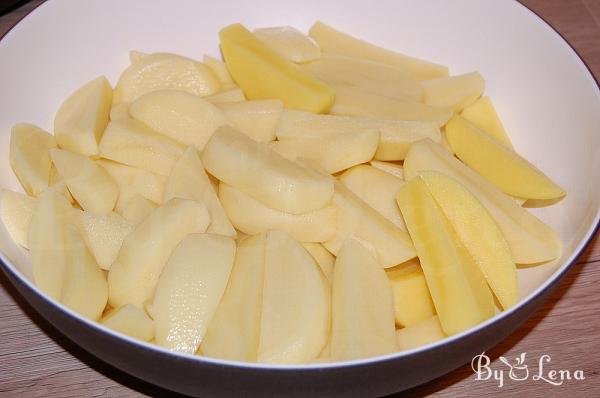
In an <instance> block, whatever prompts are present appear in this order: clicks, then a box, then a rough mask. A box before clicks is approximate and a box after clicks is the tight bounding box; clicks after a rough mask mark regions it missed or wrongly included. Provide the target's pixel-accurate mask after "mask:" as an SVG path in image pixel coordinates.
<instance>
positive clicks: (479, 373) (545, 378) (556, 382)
mask: <svg viewBox="0 0 600 398" xmlns="http://www.w3.org/2000/svg"><path fill="white" fill-rule="evenodd" d="M526 356H527V353H526V352H523V353H521V355H519V356H518V357H516V358H515V360H514V361H513V362H512V363H511V361H509V360H508V359H506V358H505V357H503V356H501V357H500V358H499V359H500V362H502V363H503V364H504V365H505V368H502V369H492V368H491V366H490V364H491V362H492V361H491V360H490V357H488V356H487V355H485V352H482V353H481V354H479V355H476V356H475V358H473V360H472V361H471V368H472V369H473V372H475V380H495V381H496V382H498V387H499V388H502V387H503V386H504V381H505V380H513V381H525V380H532V381H542V382H546V383H548V384H552V385H553V386H561V385H563V383H564V382H565V381H567V380H579V381H581V380H585V376H584V374H583V370H579V369H578V370H575V371H571V370H566V369H559V370H557V369H553V368H552V366H551V365H550V362H552V358H550V355H547V354H544V355H542V356H541V357H540V358H539V359H538V360H537V365H538V367H537V371H536V372H534V371H533V369H531V372H530V369H529V366H528V365H527V363H526Z"/></svg>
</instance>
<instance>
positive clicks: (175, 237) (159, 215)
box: [108, 198, 210, 308]
mask: <svg viewBox="0 0 600 398" xmlns="http://www.w3.org/2000/svg"><path fill="white" fill-rule="evenodd" d="M209 223H210V217H209V215H208V211H207V210H206V206H204V205H203V204H202V203H198V202H194V201H191V200H186V199H178V198H175V199H171V200H170V201H168V202H167V203H165V204H164V205H162V206H160V207H158V208H157V209H155V210H154V211H153V212H152V213H150V215H149V216H148V217H147V218H146V219H145V220H144V221H142V222H141V223H139V224H138V225H137V226H136V227H135V229H134V230H133V232H131V233H130V234H129V235H127V237H126V238H125V240H124V241H123V245H122V246H121V250H120V252H119V256H118V257H117V259H116V260H115V262H114V263H113V264H112V266H111V268H110V271H109V273H108V284H109V287H110V294H109V303H110V305H111V306H112V307H113V308H118V307H121V306H123V305H125V304H134V305H136V306H138V307H139V308H142V306H143V304H144V303H145V302H146V301H148V300H149V299H150V298H152V295H153V294H154V289H155V287H156V283H157V282H158V278H159V276H160V273H161V272H162V270H163V267H164V266H165V264H166V263H167V260H168V259H169V257H170V255H171V252H172V251H173V250H174V249H175V247H176V246H177V245H178V244H179V242H181V241H182V240H183V238H185V237H186V236H187V235H189V234H192V233H201V232H204V231H206V228H207V227H208V224H209Z"/></svg>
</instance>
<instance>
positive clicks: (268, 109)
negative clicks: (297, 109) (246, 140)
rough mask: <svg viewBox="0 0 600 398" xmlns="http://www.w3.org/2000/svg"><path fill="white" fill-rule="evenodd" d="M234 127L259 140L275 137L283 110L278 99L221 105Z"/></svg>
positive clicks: (267, 140)
mask: <svg viewBox="0 0 600 398" xmlns="http://www.w3.org/2000/svg"><path fill="white" fill-rule="evenodd" d="M220 107H221V109H222V110H223V112H224V113H225V118H226V119H227V120H228V121H229V123H231V125H232V126H233V127H235V128H236V129H238V130H239V131H241V132H242V133H244V134H246V135H247V136H248V137H250V138H252V139H253V140H254V141H258V142H269V141H273V140H274V139H275V127H276V126H277V122H278V121H279V117H280V116H281V112H282V111H283V102H281V100H278V99H268V100H253V101H242V102H233V103H228V104H222V105H220Z"/></svg>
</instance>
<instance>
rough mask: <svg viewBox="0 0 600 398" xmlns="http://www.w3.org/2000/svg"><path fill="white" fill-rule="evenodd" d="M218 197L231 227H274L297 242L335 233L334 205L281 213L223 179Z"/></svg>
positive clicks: (261, 229) (244, 229)
mask: <svg viewBox="0 0 600 398" xmlns="http://www.w3.org/2000/svg"><path fill="white" fill-rule="evenodd" d="M219 199H220V201H221V204H222V205H223V208H224V209H225V212H226V213H227V216H228V217H229V219H230V220H231V222H232V224H233V225H234V227H235V228H236V229H238V230H240V231H242V232H244V233H246V234H248V235H254V234H257V233H259V232H265V231H267V230H270V229H277V230H281V231H284V232H287V233H288V234H290V236H292V237H293V238H294V239H296V240H298V241H300V242H324V241H327V240H329V239H331V238H332V237H333V235H334V234H335V228H336V215H337V209H336V207H335V206H333V205H329V206H326V207H323V208H321V209H317V210H313V211H311V212H308V213H302V214H290V213H284V212H282V211H279V210H274V209H271V208H269V207H267V206H265V205H264V204H262V203H261V202H259V201H257V200H256V199H254V198H252V197H251V196H249V195H246V194H245V193H243V192H242V191H240V190H238V189H235V188H234V187H232V186H230V185H227V184H224V183H221V184H220V185H219Z"/></svg>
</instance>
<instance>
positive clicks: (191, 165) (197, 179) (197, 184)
mask: <svg viewBox="0 0 600 398" xmlns="http://www.w3.org/2000/svg"><path fill="white" fill-rule="evenodd" d="M172 198H181V199H191V200H195V201H197V202H201V203H204V204H205V205H206V208H207V209H208V213H209V214H210V220H211V221H210V225H209V227H208V230H207V232H212V233H215V234H219V235H225V236H231V237H234V238H235V235H236V232H235V229H234V228H233V226H232V225H231V222H230V221H229V219H228V218H227V214H225V210H224V209H223V206H222V205H221V203H220V202H219V199H218V198H217V194H216V192H215V191H214V190H213V187H212V185H211V183H210V180H209V179H208V176H207V175H206V172H205V171H204V166H203V165H202V162H201V161H200V158H198V151H196V149H195V148H193V147H189V148H188V149H187V150H186V151H185V153H184V154H183V156H181V158H180V159H179V160H178V161H177V163H175V166H173V170H172V171H171V175H170V176H169V178H168V179H167V182H166V184H165V194H164V201H165V202H167V201H168V200H170V199H172Z"/></svg>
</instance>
